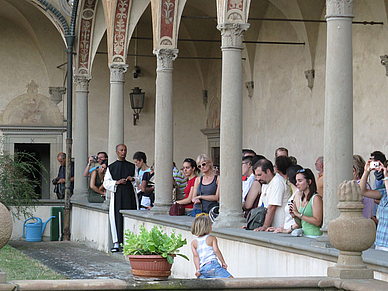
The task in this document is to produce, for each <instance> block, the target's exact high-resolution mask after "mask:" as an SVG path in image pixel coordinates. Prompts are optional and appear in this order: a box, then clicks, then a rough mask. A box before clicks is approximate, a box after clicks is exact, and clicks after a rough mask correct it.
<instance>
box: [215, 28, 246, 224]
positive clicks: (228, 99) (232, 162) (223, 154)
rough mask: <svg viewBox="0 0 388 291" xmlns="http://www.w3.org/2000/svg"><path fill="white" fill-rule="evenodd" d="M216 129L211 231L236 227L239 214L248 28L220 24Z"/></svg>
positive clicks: (241, 221)
mask: <svg viewBox="0 0 388 291" xmlns="http://www.w3.org/2000/svg"><path fill="white" fill-rule="evenodd" d="M217 28H218V29H219V30H220V31H221V37H222V45H221V50H222V84H221V128H220V159H221V160H220V166H221V169H220V171H221V176H220V215H219V216H218V218H217V220H216V222H215V223H214V226H215V227H239V226H241V225H243V223H244V219H243V217H242V211H241V150H242V86H243V84H242V62H241V58H242V50H243V46H242V40H243V32H244V31H245V30H247V29H248V28H249V24H248V23H246V24H238V23H234V24H233V23H223V24H219V25H218V27H217Z"/></svg>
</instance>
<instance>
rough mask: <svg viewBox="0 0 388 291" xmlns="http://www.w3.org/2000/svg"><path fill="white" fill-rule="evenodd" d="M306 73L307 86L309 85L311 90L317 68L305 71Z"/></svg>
mask: <svg viewBox="0 0 388 291" xmlns="http://www.w3.org/2000/svg"><path fill="white" fill-rule="evenodd" d="M304 75H305V76H306V79H307V87H309V88H310V90H312V89H313V87H314V79H315V70H314V69H311V70H307V71H304Z"/></svg>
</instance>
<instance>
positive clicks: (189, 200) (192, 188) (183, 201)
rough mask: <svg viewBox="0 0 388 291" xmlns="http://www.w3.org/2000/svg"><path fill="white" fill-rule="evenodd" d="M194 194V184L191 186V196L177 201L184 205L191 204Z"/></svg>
mask: <svg viewBox="0 0 388 291" xmlns="http://www.w3.org/2000/svg"><path fill="white" fill-rule="evenodd" d="M193 195H194V186H191V188H190V193H189V196H187V197H186V198H185V199H182V200H178V201H177V202H176V203H179V204H182V205H187V204H190V203H191V202H192V200H193Z"/></svg>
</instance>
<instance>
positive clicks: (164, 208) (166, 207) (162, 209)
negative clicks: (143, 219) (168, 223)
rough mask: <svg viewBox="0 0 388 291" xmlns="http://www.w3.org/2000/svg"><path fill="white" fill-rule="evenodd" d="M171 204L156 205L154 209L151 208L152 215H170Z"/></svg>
mask: <svg viewBox="0 0 388 291" xmlns="http://www.w3.org/2000/svg"><path fill="white" fill-rule="evenodd" d="M170 207H171V204H161V203H158V204H154V207H152V208H151V210H150V214H156V215H169V212H170Z"/></svg>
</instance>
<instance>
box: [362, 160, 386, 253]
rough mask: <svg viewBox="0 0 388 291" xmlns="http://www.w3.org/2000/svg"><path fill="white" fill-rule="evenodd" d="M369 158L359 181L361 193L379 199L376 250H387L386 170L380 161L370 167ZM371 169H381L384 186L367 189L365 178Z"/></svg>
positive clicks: (366, 178)
mask: <svg viewBox="0 0 388 291" xmlns="http://www.w3.org/2000/svg"><path fill="white" fill-rule="evenodd" d="M371 162H372V161H371V160H369V161H367V162H366V164H365V167H364V174H362V177H361V181H360V184H359V185H360V188H361V190H362V192H363V195H364V196H366V197H369V198H372V199H381V200H380V204H379V223H378V224H377V230H376V240H375V245H376V250H382V251H388V236H387V235H386V233H387V232H388V197H387V188H388V170H387V168H386V167H385V166H384V165H383V164H382V163H381V162H377V163H379V166H373V167H372V168H371ZM371 170H376V171H379V172H380V171H381V170H383V173H384V179H383V181H384V187H381V188H379V189H378V190H370V189H367V180H368V177H369V173H370V171H371Z"/></svg>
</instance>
